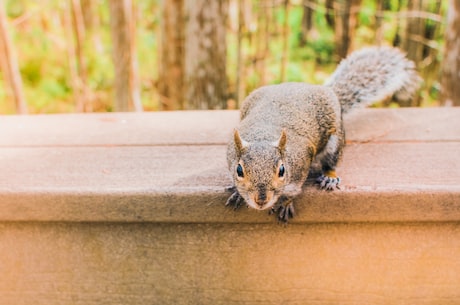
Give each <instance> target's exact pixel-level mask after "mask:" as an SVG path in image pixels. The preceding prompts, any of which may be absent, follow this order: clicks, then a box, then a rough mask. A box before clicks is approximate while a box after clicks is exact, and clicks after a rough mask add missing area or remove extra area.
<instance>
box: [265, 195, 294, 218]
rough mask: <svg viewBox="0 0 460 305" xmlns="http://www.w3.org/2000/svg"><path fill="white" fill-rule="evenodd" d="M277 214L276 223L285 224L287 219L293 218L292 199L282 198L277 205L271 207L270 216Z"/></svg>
mask: <svg viewBox="0 0 460 305" xmlns="http://www.w3.org/2000/svg"><path fill="white" fill-rule="evenodd" d="M276 212H277V213H278V221H280V222H284V223H287V222H288V220H289V218H293V217H294V216H295V210H294V202H293V200H292V198H290V197H285V196H283V197H282V198H280V201H279V203H278V204H277V205H276V206H275V207H273V208H272V209H271V211H270V214H273V213H276Z"/></svg>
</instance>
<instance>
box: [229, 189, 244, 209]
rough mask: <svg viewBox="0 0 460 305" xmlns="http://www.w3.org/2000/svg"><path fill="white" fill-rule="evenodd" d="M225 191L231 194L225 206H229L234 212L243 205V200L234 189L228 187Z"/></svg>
mask: <svg viewBox="0 0 460 305" xmlns="http://www.w3.org/2000/svg"><path fill="white" fill-rule="evenodd" d="M227 190H228V191H231V192H233V193H232V194H231V195H230V197H228V199H227V202H226V203H225V206H230V207H233V209H234V210H237V209H238V208H239V207H240V206H241V205H242V204H243V202H244V199H243V197H241V195H240V193H238V191H237V190H236V187H230V188H228V189H227Z"/></svg>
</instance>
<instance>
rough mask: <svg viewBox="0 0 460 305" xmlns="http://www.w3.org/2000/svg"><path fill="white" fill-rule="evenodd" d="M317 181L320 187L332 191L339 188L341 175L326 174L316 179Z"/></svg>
mask: <svg viewBox="0 0 460 305" xmlns="http://www.w3.org/2000/svg"><path fill="white" fill-rule="evenodd" d="M316 183H318V184H319V188H320V189H323V190H326V191H332V190H334V189H339V190H340V187H339V184H340V178H339V177H328V176H325V175H321V176H320V177H318V179H316Z"/></svg>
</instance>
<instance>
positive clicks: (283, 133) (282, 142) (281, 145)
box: [276, 129, 287, 151]
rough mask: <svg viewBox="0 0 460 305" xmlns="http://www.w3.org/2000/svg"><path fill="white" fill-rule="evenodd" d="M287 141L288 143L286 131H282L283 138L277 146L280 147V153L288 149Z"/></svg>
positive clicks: (281, 137)
mask: <svg viewBox="0 0 460 305" xmlns="http://www.w3.org/2000/svg"><path fill="white" fill-rule="evenodd" d="M286 141H287V136H286V130H285V129H283V130H281V136H280V138H279V140H278V142H277V144H276V146H277V147H278V149H279V150H280V151H284V150H285V149H286Z"/></svg>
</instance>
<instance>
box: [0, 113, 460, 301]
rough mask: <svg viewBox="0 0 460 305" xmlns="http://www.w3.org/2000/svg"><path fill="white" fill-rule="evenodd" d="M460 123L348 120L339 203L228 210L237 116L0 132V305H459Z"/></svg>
mask: <svg viewBox="0 0 460 305" xmlns="http://www.w3.org/2000/svg"><path fill="white" fill-rule="evenodd" d="M458 118H460V108H436V109H398V110H380V109H364V110H361V111H358V112H356V113H354V114H353V115H352V116H350V117H349V118H347V120H346V125H347V126H346V127H347V128H346V129H347V136H348V137H347V138H348V146H347V148H346V151H345V152H344V159H343V162H342V163H341V166H340V167H339V169H338V172H339V174H340V175H341V177H342V179H343V185H342V191H337V192H330V193H328V192H322V191H318V190H317V189H316V187H315V186H314V185H312V184H311V183H307V185H306V186H305V189H304V191H303V193H302V194H301V195H300V196H299V198H297V200H296V209H297V211H298V217H296V218H294V219H293V220H292V221H291V223H290V224H289V225H288V226H282V225H278V224H277V223H276V221H275V219H274V217H272V216H268V215H267V214H266V213H265V212H257V211H253V210H248V209H244V208H243V209H240V210H239V211H237V212H234V211H233V210H230V209H226V208H225V207H224V202H225V200H226V199H227V196H228V194H227V193H226V192H225V190H224V189H225V187H226V186H228V185H229V184H230V182H231V181H230V179H229V177H228V174H227V169H226V166H225V149H226V142H227V139H228V137H229V136H230V134H231V131H232V129H233V127H234V126H236V124H237V122H238V113H237V112H234V111H215V112H207V111H203V112H169V113H142V114H133V113H126V114H125V113H121V114H90V115H49V116H48V115H46V116H45V115H44V116H24V117H22V116H2V117H0V131H1V132H0V168H1V170H0V274H1V276H0V304H9V305H10V304H12V305H16V304H17V305H23V304H38V305H41V304H43V305H45V304H46V305H54V304H72V305H96V304H98V305H99V304H111V305H112V304H120V305H121V304H123V305H127V304H128V305H130V304H210V305H211V304H212V305H216V304H254V305H255V304H276V305H278V304H299V305H301V304H319V305H321V304H359V305H361V304H401V305H403V304H459V303H460V301H459V300H460V290H459V289H458V287H460V276H459V275H460V256H459V253H460V183H459V182H458V181H460V161H459V160H460V159H459V152H460V120H459V119H458Z"/></svg>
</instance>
